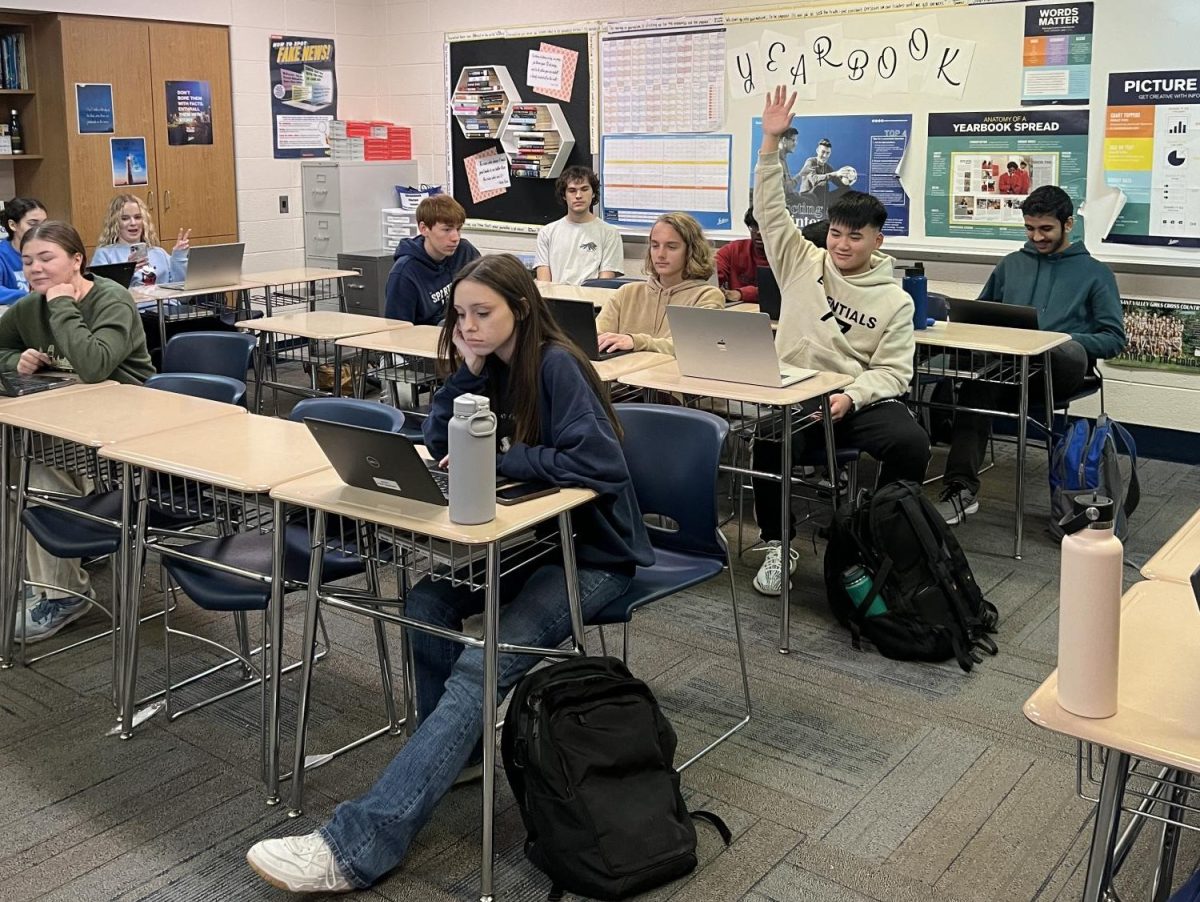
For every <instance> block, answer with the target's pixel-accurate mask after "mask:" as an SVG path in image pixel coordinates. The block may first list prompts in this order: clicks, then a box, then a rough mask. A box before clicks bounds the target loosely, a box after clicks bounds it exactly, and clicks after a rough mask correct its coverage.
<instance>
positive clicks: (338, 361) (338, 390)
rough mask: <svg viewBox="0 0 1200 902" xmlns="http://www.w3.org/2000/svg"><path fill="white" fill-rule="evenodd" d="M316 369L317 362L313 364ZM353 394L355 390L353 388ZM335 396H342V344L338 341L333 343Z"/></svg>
mask: <svg viewBox="0 0 1200 902" xmlns="http://www.w3.org/2000/svg"><path fill="white" fill-rule="evenodd" d="M313 369H314V371H315V369H316V364H314V365H313ZM351 394H353V390H351ZM333 396H334V397H335V398H340V397H341V396H342V346H341V345H340V344H338V343H337V342H336V341H335V342H334V343H333Z"/></svg>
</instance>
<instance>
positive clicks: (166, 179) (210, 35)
mask: <svg viewBox="0 0 1200 902" xmlns="http://www.w3.org/2000/svg"><path fill="white" fill-rule="evenodd" d="M33 23H34V24H33V32H34V34H33V37H34V49H33V51H32V55H33V56H34V60H33V68H34V70H35V72H36V83H37V86H38V89H37V90H38V96H39V111H40V120H41V126H42V140H41V143H40V150H41V155H42V157H43V159H42V160H41V161H40V162H37V163H33V164H30V163H24V164H21V165H20V166H19V167H17V168H16V172H15V180H16V186H17V193H18V194H22V195H28V196H32V197H37V198H38V199H40V200H41V201H42V202H43V203H44V204H46V206H47V209H48V210H49V212H50V215H51V216H53V217H56V218H63V219H66V220H68V221H69V222H71V223H72V224H73V225H74V226H75V227H76V228H77V229H78V230H79V233H80V235H82V236H83V240H84V241H85V242H86V243H87V245H88V251H89V253H90V252H91V251H92V250H93V249H94V248H95V246H96V242H97V240H98V238H99V235H100V230H101V227H102V226H103V224H104V218H105V214H106V213H107V211H108V205H109V202H110V201H111V199H112V197H113V196H114V195H116V194H121V193H130V194H136V195H138V196H139V197H141V198H142V199H143V200H144V201H145V203H146V205H147V207H148V208H149V209H150V211H151V214H152V215H153V217H154V223H155V226H156V227H157V229H158V238H159V243H160V244H162V245H163V246H164V247H165V248H166V249H167V250H168V251H169V250H170V249H171V247H172V245H173V244H174V242H175V236H176V235H177V234H178V232H179V230H180V229H181V228H190V229H191V230H192V235H191V240H192V243H194V244H215V243H220V242H227V241H235V240H237V231H238V229H237V193H236V188H235V180H234V157H233V108H232V97H231V91H230V72H229V32H228V29H227V28H224V27H221V26H215V25H182V24H176V23H170V22H149V21H143V20H137V19H116V18H100V17H91V16H71V15H44V16H37V17H35V18H34V19H33ZM168 81H204V82H208V84H209V88H210V95H211V105H212V143H211V144H183V145H173V144H171V143H170V142H169V140H168V124H167V96H166V83H167V82H168ZM77 83H78V84H95V83H105V84H111V85H112V90H113V113H114V127H115V129H116V133H115V135H96V134H87V135H81V134H79V129H78V121H77V112H76V106H75V85H76V84H77ZM113 137H132V138H136V137H142V138H145V139H146V184H144V185H139V186H134V187H126V186H123V185H122V186H115V185H114V184H113V180H114V179H113V161H112V150H111V142H110V139H111V138H113Z"/></svg>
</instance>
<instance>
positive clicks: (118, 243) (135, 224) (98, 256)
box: [92, 194, 192, 288]
mask: <svg viewBox="0 0 1200 902" xmlns="http://www.w3.org/2000/svg"><path fill="white" fill-rule="evenodd" d="M191 234H192V230H191V229H180V230H179V236H178V237H177V238H176V239H175V246H174V247H173V248H172V249H171V253H170V254H168V253H167V252H166V251H165V250H163V249H162V248H161V247H159V246H158V232H157V231H156V230H155V228H154V218H153V217H152V216H151V215H150V211H149V210H147V209H146V205H145V204H144V203H142V199H141V198H140V197H138V196H137V195H136V194H118V195H117V196H116V197H114V198H113V199H112V202H111V203H110V204H109V205H108V215H107V217H106V218H105V220H104V228H103V229H101V230H100V239H99V240H98V241H97V242H96V244H97V247H96V253H94V254H92V265H95V266H104V265H107V264H109V263H128V262H129V261H130V260H132V261H134V262H135V263H136V264H137V268H136V269H134V271H133V278H132V279H131V280H130V282H129V287H130V288H137V287H139V286H142V285H146V286H150V285H157V284H158V283H160V282H182V281H183V280H184V279H186V278H187V263H188V248H189V246H190V243H189V241H188V236H190V235H191Z"/></svg>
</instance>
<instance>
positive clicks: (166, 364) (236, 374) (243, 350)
mask: <svg viewBox="0 0 1200 902" xmlns="http://www.w3.org/2000/svg"><path fill="white" fill-rule="evenodd" d="M257 343H258V339H257V338H256V337H255V336H254V335H252V334H250V333H248V332H181V333H180V334H178V335H176V336H174V337H173V338H172V339H171V340H170V341H168V342H167V348H166V350H165V351H164V352H163V362H162V371H163V372H164V373H210V374H212V375H214V376H228V377H229V378H231V379H237V380H238V381H240V382H245V381H246V370H248V369H250V364H251V362H252V360H253V357H254V348H255V346H256V345H257Z"/></svg>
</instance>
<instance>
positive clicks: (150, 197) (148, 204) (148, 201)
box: [146, 188, 154, 213]
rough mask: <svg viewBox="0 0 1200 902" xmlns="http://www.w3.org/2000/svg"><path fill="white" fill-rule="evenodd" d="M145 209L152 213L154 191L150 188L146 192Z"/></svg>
mask: <svg viewBox="0 0 1200 902" xmlns="http://www.w3.org/2000/svg"><path fill="white" fill-rule="evenodd" d="M146 209H147V210H149V211H150V212H152V213H153V212H154V189H153V188H151V189H150V190H149V191H148V192H146Z"/></svg>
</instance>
